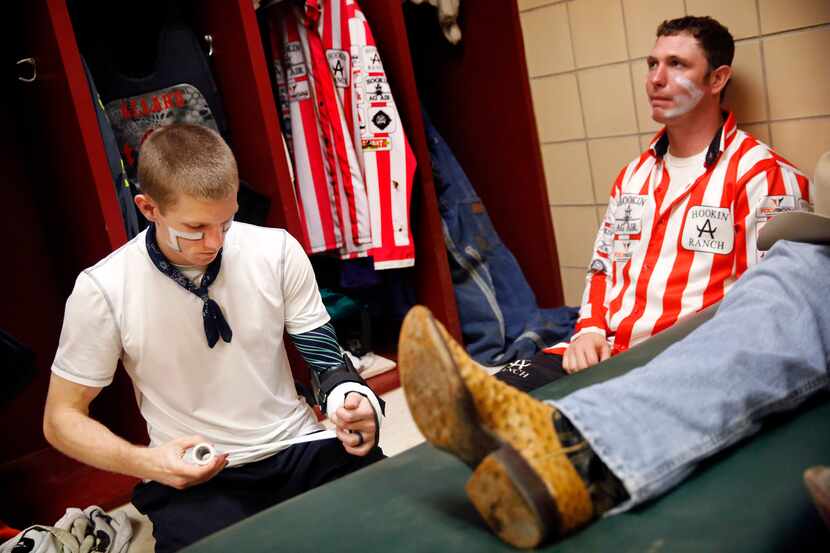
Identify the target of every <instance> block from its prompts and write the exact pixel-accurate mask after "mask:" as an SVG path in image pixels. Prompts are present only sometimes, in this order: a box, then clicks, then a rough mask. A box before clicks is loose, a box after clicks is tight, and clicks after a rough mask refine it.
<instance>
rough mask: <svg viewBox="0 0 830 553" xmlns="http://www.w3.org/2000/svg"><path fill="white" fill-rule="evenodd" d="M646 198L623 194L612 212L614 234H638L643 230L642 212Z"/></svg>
mask: <svg viewBox="0 0 830 553" xmlns="http://www.w3.org/2000/svg"><path fill="white" fill-rule="evenodd" d="M647 200H648V196H646V195H640V194H623V195H621V196H620V199H619V200H618V201H617V209H616V210H615V211H614V234H624V235H628V234H640V232H642V230H643V211H645V206H646V201H647Z"/></svg>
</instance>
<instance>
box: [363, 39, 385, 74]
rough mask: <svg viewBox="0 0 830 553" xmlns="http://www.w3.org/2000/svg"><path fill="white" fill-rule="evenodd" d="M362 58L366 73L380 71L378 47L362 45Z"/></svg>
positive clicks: (381, 69)
mask: <svg viewBox="0 0 830 553" xmlns="http://www.w3.org/2000/svg"><path fill="white" fill-rule="evenodd" d="M363 59H364V60H365V62H366V63H365V64H364V67H366V71H367V72H368V73H382V72H383V63H381V61H380V55H379V54H378V49H377V48H375V47H374V46H364V47H363Z"/></svg>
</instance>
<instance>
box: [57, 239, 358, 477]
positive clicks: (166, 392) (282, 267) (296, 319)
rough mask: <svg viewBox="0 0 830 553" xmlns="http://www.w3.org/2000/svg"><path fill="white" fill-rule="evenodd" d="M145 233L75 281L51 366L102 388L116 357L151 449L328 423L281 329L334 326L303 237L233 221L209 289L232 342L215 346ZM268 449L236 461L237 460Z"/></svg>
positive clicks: (270, 438) (222, 445) (284, 433)
mask: <svg viewBox="0 0 830 553" xmlns="http://www.w3.org/2000/svg"><path fill="white" fill-rule="evenodd" d="M145 233H146V231H145V232H142V233H141V234H139V235H138V236H136V237H135V238H133V239H132V240H131V241H130V242H128V243H127V244H125V245H124V246H122V247H121V248H119V249H118V250H116V251H115V252H113V253H112V254H110V255H109V256H108V257H106V258H105V259H103V260H101V261H100V262H98V264H96V265H95V266H93V267H91V268H89V269H86V270H85V271H83V272H82V273H81V274H80V275H79V276H78V279H77V280H76V282H75V288H74V290H73V291H72V295H71V296H70V297H69V299H68V300H67V303H66V313H65V316H64V321H63V329H62V331H61V337H60V344H59V346H58V351H57V354H56V356H55V361H54V364H53V365H52V372H54V373H55V374H56V375H58V376H60V377H62V378H65V379H67V380H69V381H72V382H75V383H78V384H82V385H85V386H92V387H103V386H107V385H108V384H109V383H110V382H112V379H113V375H114V373H115V370H116V366H117V362H118V360H119V359H120V360H121V361H122V362H123V364H124V368H125V369H126V370H127V372H128V373H129V375H130V377H131V378H132V381H133V386H134V388H135V394H136V400H137V402H138V405H139V408H140V410H141V414H142V415H143V417H144V419H145V420H146V421H147V427H148V430H149V434H150V445H159V444H162V443H164V442H167V441H169V440H171V439H173V438H177V437H180V436H184V435H190V434H201V435H202V436H204V437H205V439H206V440H207V441H208V442H211V443H213V444H214V445H215V446H216V447H217V448H218V449H219V450H220V451H225V450H229V449H233V448H237V447H244V446H252V445H261V444H268V443H273V442H276V441H280V440H285V439H290V438H294V437H297V436H300V435H303V434H307V433H309V432H313V431H316V430H320V429H322V426H321V425H320V424H318V422H317V418H316V417H315V416H314V413H313V411H312V410H311V408H310V407H309V406H308V404H307V403H306V402H305V400H304V399H302V398H301V397H298V396H297V392H296V390H295V387H294V380H293V376H292V374H291V368H290V367H289V364H288V358H287V356H286V351H285V345H284V344H283V331H288V332H289V333H290V334H300V333H303V332H307V331H309V330H313V329H315V328H318V327H319V326H321V325H323V324H325V323H326V322H328V321H329V315H328V313H327V312H326V309H325V307H324V306H323V303H322V300H321V299H320V294H319V291H318V289H317V283H316V281H315V279H314V272H313V270H312V268H311V263H310V262H309V260H308V257H307V256H306V254H305V252H304V251H303V249H302V247H301V246H300V244H299V243H298V242H297V240H295V239H294V238H293V237H292V236H291V235H290V234H288V233H287V232H286V231H284V230H282V229H273V228H263V227H256V226H252V225H246V224H244V223H234V225H233V226H232V227H231V229H230V230H229V231H228V234H227V236H226V238H225V245H224V250H223V253H222V268H221V270H220V271H219V275H218V276H217V278H216V281H215V282H214V283H213V284H211V286H210V288H209V294H210V297H211V298H212V299H214V300H215V301H216V302H217V303H218V304H219V306H220V307H221V308H222V312H223V314H224V316H225V318H226V319H227V321H228V323H229V324H230V326H231V329H232V330H233V339H232V341H231V343H226V342H224V341H223V340H221V339H220V340H219V341H218V342H217V343H216V346H215V347H214V348H213V349H211V348H209V347H208V344H207V339H206V338H205V331H204V326H203V323H202V301H201V300H200V299H199V297H197V296H196V295H195V294H192V293H191V292H188V291H187V290H185V289H184V288H182V287H181V286H179V285H178V284H177V283H176V282H174V281H173V280H172V279H171V278H169V277H168V276H166V275H164V274H163V273H161V272H160V271H159V270H158V269H157V268H156V267H155V266H154V265H153V262H152V261H151V260H150V258H149V256H148V254H147V249H146V244H145V240H146V238H145ZM373 399H374V397H373ZM341 401H342V400H341ZM270 454H271V453H254V454H251V453H242V454H236V455H231V456H230V459H229V460H230V464H231V465H238V464H241V463H248V462H252V461H256V460H259V459H261V458H264V457H267V456H268V455H270Z"/></svg>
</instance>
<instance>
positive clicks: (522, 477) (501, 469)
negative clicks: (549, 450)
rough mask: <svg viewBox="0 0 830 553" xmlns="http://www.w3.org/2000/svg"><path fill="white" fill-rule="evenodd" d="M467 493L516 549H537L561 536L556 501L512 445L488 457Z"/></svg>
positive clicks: (497, 530) (492, 528)
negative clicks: (551, 539)
mask: <svg viewBox="0 0 830 553" xmlns="http://www.w3.org/2000/svg"><path fill="white" fill-rule="evenodd" d="M466 490H467V495H468V496H469V498H470V501H472V503H473V505H474V506H475V508H476V510H477V511H478V512H479V514H480V515H481V516H482V518H484V520H485V521H486V522H487V525H488V526H489V527H490V529H491V530H492V531H493V532H494V533H495V534H496V535H498V536H499V538H501V539H502V540H503V541H505V542H507V543H509V544H510V545H513V546H514V547H519V548H522V549H529V548H533V547H537V546H538V545H540V544H541V543H543V542H544V541H545V540H546V539H547V538H548V537H550V536H555V535H559V529H560V527H561V523H560V517H559V512H558V511H557V510H556V504H555V501H554V500H553V498H552V497H551V496H550V494H549V493H548V490H547V487H546V486H545V483H544V482H543V481H542V479H541V478H539V476H537V475H536V473H535V472H534V471H533V469H532V468H531V467H530V465H528V464H527V462H526V461H525V460H524V459H523V458H522V457H521V455H519V454H518V453H517V452H516V450H514V449H513V448H511V447H510V446H509V445H506V444H505V445H503V446H502V447H501V448H500V449H499V450H497V451H495V452H493V453H491V454H490V455H488V456H487V457H485V458H484V460H483V461H482V462H481V464H479V466H478V467H477V468H476V470H475V471H474V472H473V475H472V476H471V477H470V479H469V480H468V481H467V486H466Z"/></svg>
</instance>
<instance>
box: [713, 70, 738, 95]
mask: <svg viewBox="0 0 830 553" xmlns="http://www.w3.org/2000/svg"><path fill="white" fill-rule="evenodd" d="M731 78H732V67H730V66H728V65H721V66H720V67H718V68H717V69H715V70H714V71H712V72H711V73H710V74H709V85H710V86H711V87H712V95H719V94H720V93H721V91H722V90H723V87H725V86H726V83H728V82H729V79H731Z"/></svg>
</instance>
